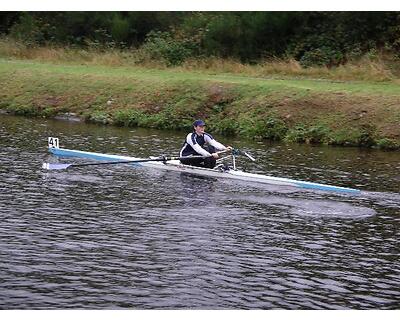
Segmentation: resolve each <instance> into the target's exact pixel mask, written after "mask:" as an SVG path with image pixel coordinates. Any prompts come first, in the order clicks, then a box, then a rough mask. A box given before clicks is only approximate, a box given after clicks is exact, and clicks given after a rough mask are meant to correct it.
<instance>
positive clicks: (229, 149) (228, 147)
mask: <svg viewBox="0 0 400 320" xmlns="http://www.w3.org/2000/svg"><path fill="white" fill-rule="evenodd" d="M225 150H228V151H232V150H233V148H232V147H231V146H227V147H226V149H225Z"/></svg>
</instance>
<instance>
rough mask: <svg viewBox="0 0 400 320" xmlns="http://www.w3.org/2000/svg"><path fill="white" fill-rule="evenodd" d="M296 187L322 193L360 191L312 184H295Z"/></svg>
mask: <svg viewBox="0 0 400 320" xmlns="http://www.w3.org/2000/svg"><path fill="white" fill-rule="evenodd" d="M294 182H295V183H296V186H298V187H300V188H305V189H315V190H322V191H335V192H349V193H359V192H360V190H357V189H352V188H343V187H335V186H329V185H321V184H314V183H312V182H297V181H294Z"/></svg>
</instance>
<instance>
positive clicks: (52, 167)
mask: <svg viewBox="0 0 400 320" xmlns="http://www.w3.org/2000/svg"><path fill="white" fill-rule="evenodd" d="M205 158H208V157H205V156H189V157H159V158H153V159H137V160H121V161H119V160H117V161H107V162H89V163H43V165H42V168H43V169H47V170H64V169H67V168H70V167H86V166H98V165H105V164H120V163H140V162H151V161H163V162H165V161H170V160H187V159H205Z"/></svg>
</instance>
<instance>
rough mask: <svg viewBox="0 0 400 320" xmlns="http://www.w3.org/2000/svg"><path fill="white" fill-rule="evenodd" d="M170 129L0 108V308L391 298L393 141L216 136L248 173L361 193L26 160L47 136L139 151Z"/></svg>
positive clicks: (83, 146) (171, 144) (366, 302)
mask: <svg viewBox="0 0 400 320" xmlns="http://www.w3.org/2000/svg"><path fill="white" fill-rule="evenodd" d="M184 135H185V133H177V132H161V131H155V130H143V129H132V128H131V129H127V128H112V127H102V126H95V125H87V124H81V123H69V122H62V121H45V120H38V119H25V118H15V117H10V116H5V115H0V221H1V223H0V308H1V309H68V308H76V309H77V308H79V309H82V308H83V309H119V308H131V309H132V308H133V309H396V308H397V309H398V308H399V307H400V259H399V227H400V209H399V208H400V193H399V190H400V175H399V172H400V170H399V169H400V154H399V152H382V151H377V150H360V149H357V148H333V147H329V148H327V147H316V146H296V145H285V144H269V143H255V142H249V141H244V140H238V139H226V138H225V139H224V138H221V139H220V140H221V142H223V143H226V144H231V145H234V146H236V147H239V148H245V149H246V150H248V151H251V153H252V154H253V155H254V156H255V157H256V158H257V160H258V161H257V162H256V163H251V162H245V161H243V160H240V162H239V165H240V166H241V167H242V168H245V169H246V170H248V171H251V172H259V173H268V174H271V175H275V176H281V177H289V178H295V179H303V180H308V181H314V182H320V183H328V184H333V185H340V186H348V187H355V188H359V189H362V190H363V192H362V193H361V195H346V194H335V193H326V192H315V191H307V190H302V189H296V188H288V187H278V186H268V185H259V184H255V183H246V182H239V181H227V180H219V179H214V178H201V177H196V176H188V175H183V174H179V173H174V172H160V171H157V170H154V169H149V168H147V169H145V168H142V169H141V168H137V169H132V168H131V167H129V166H124V165H116V166H92V167H80V168H75V169H73V170H68V171H51V172H48V171H44V170H42V169H41V164H42V162H44V161H49V160H50V162H54V161H56V159H55V158H54V157H52V156H49V155H48V153H47V148H46V145H47V137H48V136H56V137H59V138H60V143H61V146H62V147H66V148H71V149H79V150H87V151H98V152H107V153H116V154H125V155H134V156H140V157H145V156H149V155H155V156H158V155H160V154H166V155H173V154H176V152H177V150H179V147H180V145H181V143H182V137H183V136H184ZM64 161H65V160H64ZM73 161H75V162H86V161H87V160H83V159H76V160H75V159H74V160H73ZM68 162H71V159H68Z"/></svg>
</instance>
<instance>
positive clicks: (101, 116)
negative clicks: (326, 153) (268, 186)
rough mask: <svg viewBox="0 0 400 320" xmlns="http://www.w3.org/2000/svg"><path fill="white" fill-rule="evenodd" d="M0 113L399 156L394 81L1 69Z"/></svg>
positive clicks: (29, 65) (399, 95)
mask: <svg viewBox="0 0 400 320" xmlns="http://www.w3.org/2000/svg"><path fill="white" fill-rule="evenodd" d="M0 84H1V86H2V88H3V90H2V92H1V93H0V108H2V109H5V110H8V111H9V112H12V113H15V114H20V115H31V116H43V117H52V116H55V115H57V114H62V113H66V112H73V113H76V114H77V115H79V116H81V117H83V118H85V119H86V120H87V121H91V122H96V123H101V124H114V125H126V126H143V127H154V128H160V129H177V130H190V124H191V123H192V121H193V119H195V118H204V119H206V120H208V122H209V124H210V129H211V130H212V131H213V132H216V133H220V134H226V135H239V136H245V137H251V138H254V139H270V140H286V141H297V142H306V143H325V144H340V145H360V146H378V147H382V148H388V149H396V148H397V147H398V146H400V128H399V127H400V126H399V125H398V121H396V120H395V119H400V108H399V105H400V90H399V89H398V88H399V87H398V84H397V82H396V81H386V82H371V81H350V82H349V81H347V82H344V81H332V80H327V79H325V80H321V79H316V80H312V79H295V78H287V79H282V78H280V79H279V78H273V77H269V78H262V77H255V76H245V75H238V74H211V73H210V72H209V73H207V72H205V71H201V72H200V71H190V70H183V69H174V70H170V69H147V68H143V67H133V66H123V67H121V66H117V67H110V66H104V65H82V64H76V65H73V64H72V63H71V62H70V63H68V64H67V65H63V64H60V63H57V64H54V63H45V62H38V61H35V60H13V59H0Z"/></svg>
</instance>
